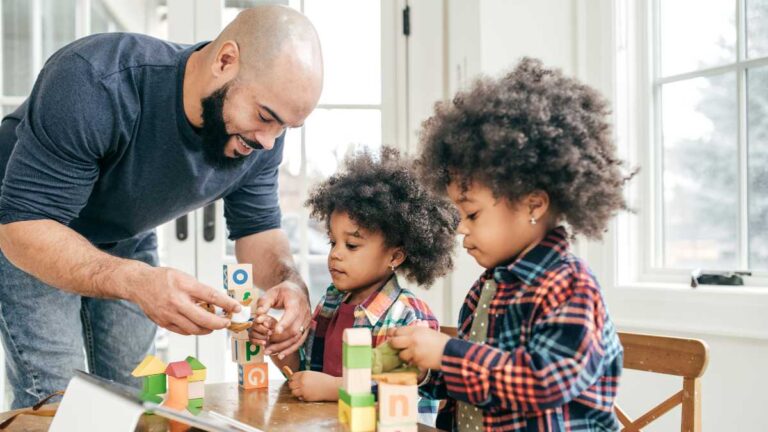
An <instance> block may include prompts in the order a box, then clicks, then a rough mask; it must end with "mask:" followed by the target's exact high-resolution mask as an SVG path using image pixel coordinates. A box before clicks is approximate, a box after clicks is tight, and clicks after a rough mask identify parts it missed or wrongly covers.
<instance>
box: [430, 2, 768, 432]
mask: <svg viewBox="0 0 768 432" xmlns="http://www.w3.org/2000/svg"><path fill="white" fill-rule="evenodd" d="M447 5H448V10H447V19H446V20H445V22H447V23H448V29H447V32H446V33H447V41H448V44H449V46H448V47H447V50H446V52H447V53H448V55H447V59H446V61H447V63H448V64H447V65H444V66H443V69H444V70H445V71H447V73H446V76H447V77H448V91H447V93H448V94H449V95H452V94H453V93H454V92H455V91H456V89H457V88H460V87H463V86H465V85H466V84H467V82H468V79H467V75H468V74H469V73H476V72H481V73H485V74H491V75H497V74H498V73H500V72H501V71H504V70H507V69H509V68H510V67H512V66H513V65H514V64H515V62H516V61H517V60H518V59H519V58H520V57H521V56H524V55H527V56H532V57H537V58H540V59H542V60H543V61H544V63H545V64H547V65H549V66H555V67H559V68H561V69H563V70H564V71H565V72H566V73H569V74H572V75H575V76H577V77H579V78H580V79H582V80H584V81H585V82H587V83H589V84H590V85H592V86H594V87H596V88H598V89H599V90H600V91H602V92H603V93H604V94H605V95H606V96H607V97H608V98H609V99H611V98H612V97H613V82H614V78H615V77H614V63H613V52H612V50H613V46H614V45H613V17H612V6H611V0H515V1H509V0H480V1H478V2H462V1H461V0H447ZM438 69H439V68H438V67H435V68H434V72H435V74H437V73H439V70H438ZM615 241H616V238H615V236H613V235H612V234H611V235H608V236H607V238H606V242H605V243H594V242H592V243H581V244H578V245H576V246H575V250H576V252H577V254H579V255H581V256H585V257H587V258H588V260H589V261H590V263H591V264H592V266H593V268H594V269H595V271H596V274H597V276H598V279H599V280H600V282H601V284H602V286H603V290H604V292H605V294H606V298H607V300H608V304H609V308H610V310H611V311H612V312H613V314H612V317H613V319H614V321H615V322H616V323H617V325H618V326H619V328H620V330H622V331H632V332H644V333H656V334H664V335H672V336H683V337H696V338H700V339H703V340H705V341H706V342H707V343H708V345H709V348H710V360H709V366H708V369H707V371H706V373H705V375H704V378H703V385H702V395H703V398H702V409H703V422H704V430H705V431H741V430H744V431H747V430H749V431H752V430H768V420H767V419H766V418H765V417H764V415H763V410H764V409H765V406H766V403H767V402H768V397H766V394H765V390H764V389H765V388H768V375H766V374H765V373H764V366H765V365H766V364H768V329H767V328H766V327H768V326H766V325H765V321H766V320H765V319H757V318H755V319H753V320H752V321H749V322H753V323H754V326H753V327H752V328H751V331H749V332H746V331H740V330H738V329H736V330H728V329H724V328H723V327H722V326H720V325H719V324H720V322H721V321H722V320H716V319H713V314H712V311H713V309H712V304H713V302H714V301H716V300H714V298H715V297H716V296H718V295H719V296H720V297H718V298H722V299H723V300H730V302H725V303H724V304H728V306H723V309H728V310H722V313H725V314H726V315H727V316H738V315H739V313H740V312H739V308H742V309H743V312H744V313H749V314H750V315H751V316H752V315H755V311H754V310H753V309H754V308H755V307H760V305H763V304H765V303H766V302H765V301H764V299H763V297H768V293H765V296H761V297H758V299H759V300H758V301H756V302H752V305H753V306H752V307H751V306H750V305H749V304H746V303H744V304H741V306H739V304H740V303H741V302H738V301H734V296H732V295H728V294H711V293H701V294H700V295H699V294H698V293H697V294H696V297H692V296H691V295H690V292H689V291H685V292H683V293H680V292H667V293H663V294H661V295H657V294H656V293H654V291H652V290H645V291H640V290H635V291H631V294H630V295H627V290H626V288H623V287H622V288H619V287H618V286H617V285H618V283H617V282H615V281H617V280H619V278H617V277H616V273H617V271H616V270H615V268H616V254H615V253H614V252H615V248H614V247H613V246H612V245H613V244H615V243H612V242H615ZM457 254H458V258H457V265H456V269H455V272H454V273H453V274H452V275H451V277H450V278H449V280H448V282H447V283H446V286H447V287H448V288H449V289H450V293H451V298H450V299H449V301H448V303H450V309H449V313H448V314H449V315H451V320H452V321H453V322H455V320H456V317H457V314H458V307H459V306H460V305H461V303H462V301H463V297H464V295H465V294H466V290H467V289H468V288H469V286H470V284H471V283H472V281H474V280H475V278H476V277H477V276H478V274H479V272H480V271H481V269H480V268H479V266H477V264H475V263H474V262H473V260H472V259H471V258H469V257H468V256H467V255H466V253H465V252H464V251H463V250H458V251H457ZM622 290H624V291H622ZM657 292H658V291H657ZM641 295H645V296H647V297H648V299H647V301H646V299H643V298H638V296H641ZM710 297H711V298H710ZM702 299H703V300H702ZM660 300H661V301H660ZM662 309H663V310H662ZM715 310H716V309H715ZM674 311H678V314H677V317H678V318H679V319H678V320H677V321H674V320H670V319H661V318H666V317H667V316H670V315H673V314H674V313H675V312H674ZM662 314H666V315H662ZM638 317H644V318H645V319H638ZM654 317H659V319H655V318H654ZM683 317H684V318H683ZM681 319H682V320H684V322H680V321H681ZM713 322H714V323H717V324H716V325H713V324H712V323H713ZM682 329H685V330H684V331H686V333H681V332H680V331H683V330H682ZM741 330H746V329H745V326H742V327H741ZM743 335H749V336H748V337H743ZM681 387H682V384H681V380H680V379H677V378H672V377H666V376H659V375H656V374H646V373H641V372H634V371H627V372H626V373H625V375H624V377H623V379H622V384H621V388H620V391H619V402H620V403H621V405H622V407H623V408H624V410H625V411H627V413H628V414H629V415H630V416H631V417H637V416H639V415H640V414H641V413H644V412H645V411H646V410H648V409H650V408H652V407H653V406H655V405H656V404H657V403H659V402H661V401H662V400H664V399H666V398H667V397H668V396H670V395H671V394H673V393H674V392H675V391H676V390H675V389H676V388H677V389H679V388H681ZM679 419H680V416H679V409H676V410H673V411H672V412H671V413H669V414H667V415H666V416H665V417H662V418H661V419H660V420H657V423H655V424H653V425H652V426H650V427H648V428H646V429H644V430H648V431H670V430H677V429H678V428H679Z"/></svg>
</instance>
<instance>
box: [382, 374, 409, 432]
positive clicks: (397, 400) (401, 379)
mask: <svg viewBox="0 0 768 432" xmlns="http://www.w3.org/2000/svg"><path fill="white" fill-rule="evenodd" d="M373 379H374V380H376V381H378V383H379V423H378V429H377V430H379V431H382V432H385V431H386V432H396V431H397V432H416V430H417V429H418V426H417V422H418V402H419V396H418V386H417V383H416V373H415V372H401V373H388V374H380V375H374V376H373Z"/></svg>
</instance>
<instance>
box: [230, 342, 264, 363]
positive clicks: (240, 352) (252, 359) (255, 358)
mask: <svg viewBox="0 0 768 432" xmlns="http://www.w3.org/2000/svg"><path fill="white" fill-rule="evenodd" d="M232 361H233V362H235V363H237V364H241V365H244V364H252V363H263V362H264V350H262V349H261V345H257V344H255V343H251V342H250V341H243V340H236V339H233V340H232Z"/></svg>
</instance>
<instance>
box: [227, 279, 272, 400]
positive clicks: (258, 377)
mask: <svg viewBox="0 0 768 432" xmlns="http://www.w3.org/2000/svg"><path fill="white" fill-rule="evenodd" d="M252 273H253V268H252V266H251V264H225V265H224V289H225V290H226V291H227V294H228V295H229V296H230V297H232V298H233V299H235V300H237V301H238V302H239V303H240V305H241V306H242V310H241V311H240V313H237V314H234V315H233V316H232V325H230V327H229V331H228V333H229V336H230V338H231V344H232V345H231V347H232V361H233V362H235V363H237V381H238V384H240V387H241V388H243V389H246V390H250V389H255V388H264V387H267V385H268V384H269V373H268V371H269V368H268V365H267V363H266V362H265V361H264V353H263V352H262V349H261V346H260V345H256V344H253V343H251V342H250V341H249V340H248V329H249V328H250V327H251V321H253V312H254V310H255V306H256V303H255V296H254V294H255V291H254V288H253V275H252Z"/></svg>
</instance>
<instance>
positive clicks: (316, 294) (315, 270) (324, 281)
mask: <svg viewBox="0 0 768 432" xmlns="http://www.w3.org/2000/svg"><path fill="white" fill-rule="evenodd" d="M307 283H308V284H309V302H310V303H311V304H312V309H313V310H314V308H315V305H317V302H318V301H320V298H321V297H322V296H324V295H325V291H326V289H328V286H329V285H330V284H331V274H330V273H328V264H327V263H326V260H325V257H323V260H322V261H320V260H318V261H317V262H311V263H309V281H307Z"/></svg>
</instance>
